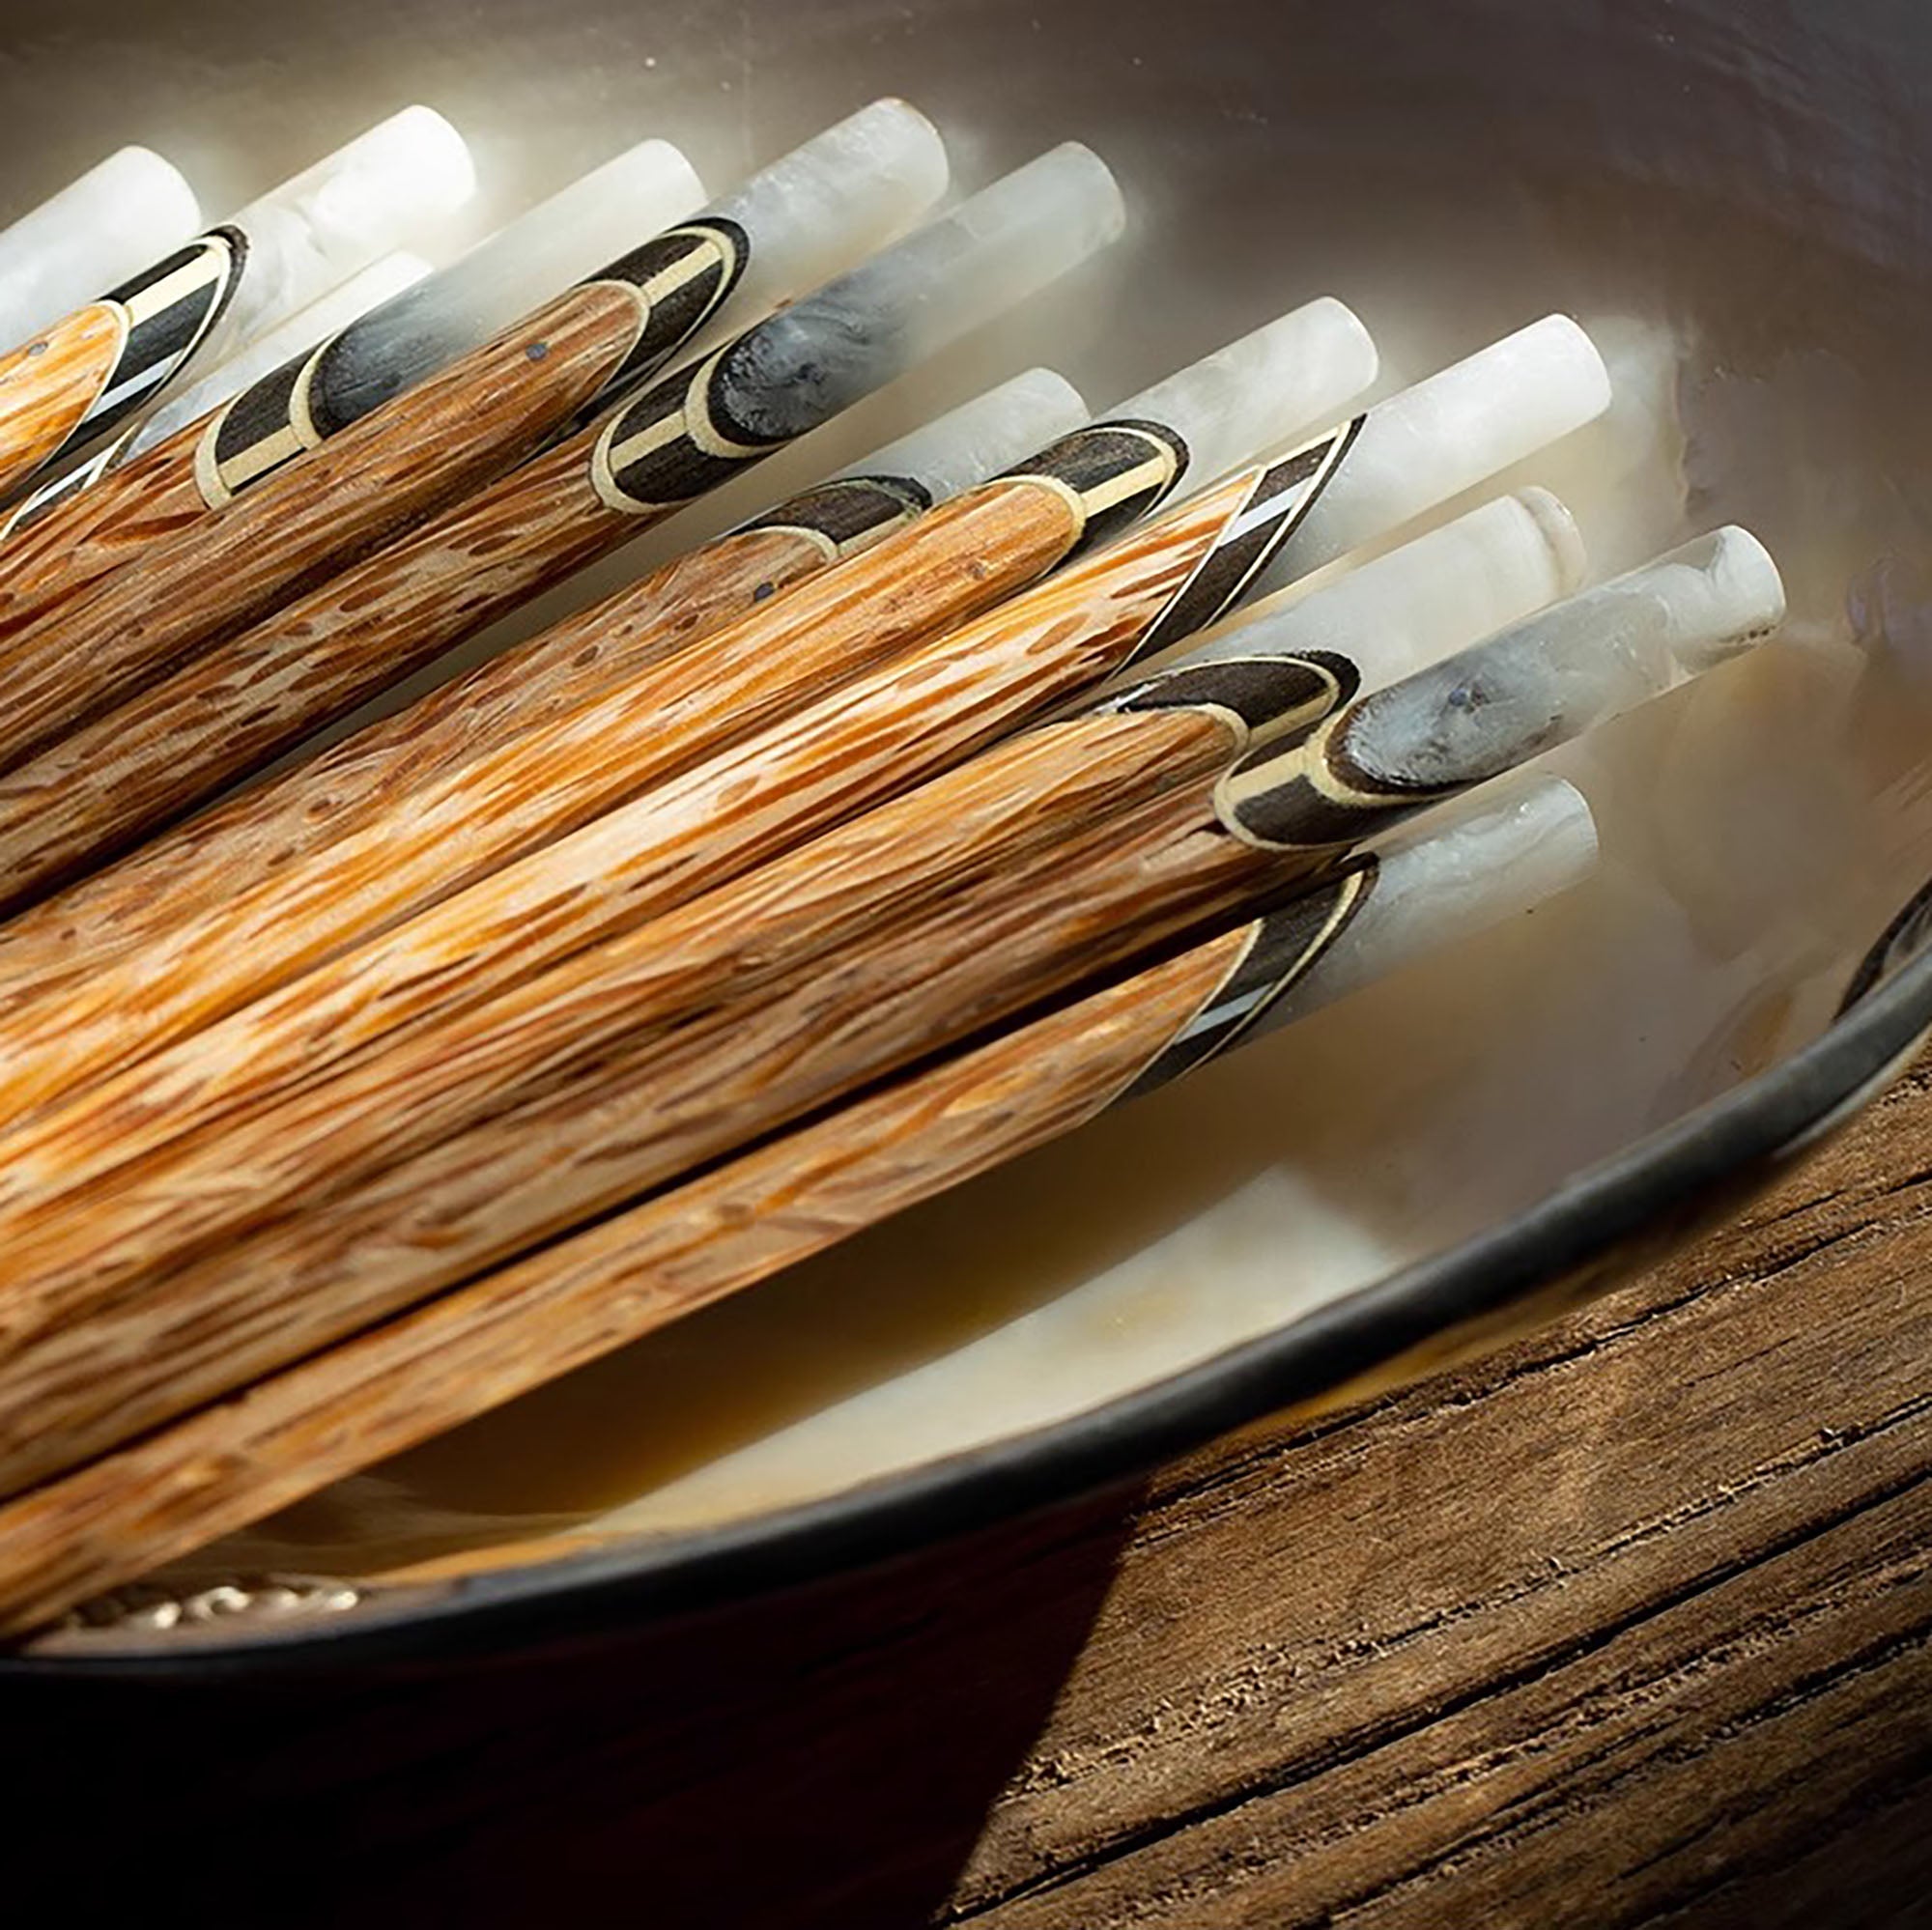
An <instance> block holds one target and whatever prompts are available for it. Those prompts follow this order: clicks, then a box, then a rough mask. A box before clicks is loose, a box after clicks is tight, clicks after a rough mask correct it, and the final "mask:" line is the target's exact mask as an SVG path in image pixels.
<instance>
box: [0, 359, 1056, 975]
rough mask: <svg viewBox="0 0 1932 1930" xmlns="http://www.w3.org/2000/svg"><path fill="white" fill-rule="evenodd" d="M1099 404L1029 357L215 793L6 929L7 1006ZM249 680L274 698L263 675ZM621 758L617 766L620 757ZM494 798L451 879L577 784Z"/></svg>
mask: <svg viewBox="0 0 1932 1930" xmlns="http://www.w3.org/2000/svg"><path fill="white" fill-rule="evenodd" d="M1086 413H1087V411H1086V407H1085V405H1084V404H1083V403H1082V401H1081V399H1080V397H1079V395H1078V394H1077V392H1076V391H1075V390H1074V389H1073V388H1072V387H1071V386H1070V385H1069V384H1068V383H1066V382H1065V381H1064V380H1063V379H1062V378H1061V377H1059V376H1057V375H1054V374H1053V373H1052V372H1051V371H1049V370H1045V369H1035V370H1031V371H1029V372H1028V373H1027V374H1025V375H1022V376H1017V377H1015V378H1014V379H1013V380H1012V381H1010V382H1009V383H1003V384H1001V386H1000V387H999V388H997V389H994V390H992V391H990V392H989V393H988V394H986V395H984V396H981V397H980V398H978V399H977V400H976V401H974V402H971V403H968V404H966V405H964V406H963V407H962V408H960V409H957V410H955V411H953V412H951V413H950V414H948V415H945V416H943V417H941V418H940V419H939V420H938V421H935V422H932V423H929V424H927V425H926V426H925V427H924V428H923V429H920V430H917V431H915V432H914V433H913V434H912V435H910V436H908V437H906V438H904V439H903V440H900V441H898V442H895V443H894V444H892V445H890V446H889V447H887V448H884V449H880V450H878V451H876V452H875V453H874V454H873V455H872V456H870V457H868V458H867V459H866V460H865V461H864V462H862V463H859V464H856V465H854V466H853V467H852V468H850V469H848V470H847V471H845V472H844V473H842V474H840V475H838V476H835V477H833V478H832V479H830V480H829V481H827V482H825V483H821V484H817V485H815V486H813V487H811V488H809V489H807V490H805V491H804V492H803V493H801V494H800V495H798V496H796V497H792V498H790V499H789V500H787V501H785V502H782V503H780V504H778V505H777V506H776V507H774V508H773V509H771V510H769V511H767V512H766V513H765V514H763V515H761V516H758V517H756V518H754V519H753V521H752V522H750V523H748V524H747V525H744V526H743V527H741V528H738V529H736V530H733V531H731V532H730V533H728V534H726V535H724V536H720V537H718V538H716V539H714V540H713V541H711V542H709V543H704V544H700V545H699V546H698V547H697V548H696V550H694V551H691V552H689V553H686V554H684V555H682V556H677V557H674V558H672V559H671V560H670V561H668V562H667V563H665V564H664V565H663V566H662V567H660V568H659V569H657V570H654V571H652V572H650V573H649V574H648V575H647V576H646V577H644V578H642V579H641V580H640V581H639V582H638V583H636V584H634V585H632V586H631V587H630V588H628V589H626V590H624V591H621V592H619V593H618V594H617V595H615V596H613V597H611V598H610V599H609V600H607V601H606V602H605V603H602V604H599V605H596V606H593V607H592V608H591V609H590V610H585V611H583V612H582V614H581V615H579V616H576V617H573V618H570V619H568V620H566V621H564V622H562V623H559V624H557V625H556V626H554V628H553V629H551V630H549V631H546V632H544V633H542V634H541V635H539V636H536V637H533V638H530V639H527V640H526V641H525V642H523V643H520V644H518V645H516V646H514V647H513V648H511V649H509V650H506V651H504V652H503V653H502V654H501V655H499V656H497V657H496V658H493V659H492V660H491V661H490V662H488V663H486V664H483V665H480V666H478V667H476V668H475V669H473V670H471V671H469V673H467V674H466V675H463V676H460V677H457V678H454V679H452V680H451V681H450V682H449V683H447V684H445V685H442V686H441V687H440V688H439V689H438V690H436V691H434V692H432V693H430V694H429V695H426V696H423V697H421V698H419V699H417V701H416V702H414V703H413V704H412V705H410V706H409V707H408V708H407V709H405V710H402V711H399V712H397V713H396V714H395V715H393V716H391V717H388V718H385V719H384V720H382V721H381V722H379V723H377V724H371V725H369V726H367V727H366V728H364V729H363V730H361V731H358V732H357V733H355V736H353V737H351V738H349V739H347V740H345V741H344V742H343V743H342V744H340V745H338V746H336V747H335V748H334V749H333V750H331V751H329V752H326V753H324V754H323V755H321V756H319V757H317V758H315V759H313V760H312V761H310V762H308V763H306V764H302V765H299V766H298V767H296V768H295V769H293V770H291V771H289V772H287V773H285V774H284V775H283V776H282V777H281V778H280V779H279V780H277V781H274V782H271V783H268V784H265V785H262V786H258V787H257V788H255V789H253V790H250V791H245V792H243V793H241V795H240V796H238V797H236V798H234V799H231V800H230V801H229V802H228V803H227V804H226V805H224V806H221V807H218V808H215V809H211V810H209V811H205V812H203V813H202V814H201V815H200V816H198V817H196V818H194V819H192V820H191V821H190V822H189V823H187V824H186V825H185V826H183V827H182V828H181V829H180V830H179V831H178V832H176V833H174V834H173V835H171V836H168V837H162V838H158V839H156V840H155V841H154V842H152V843H150V844H148V845H146V846H144V847H142V848H141V849H140V850H138V851H136V852H134V853H132V854H130V855H129V857H128V858H127V859H126V860H125V861H124V862H123V863H121V864H120V865H118V866H112V867H110V868H109V869H108V870H106V871H101V872H98V873H96V874H94V875H93V876H91V877H89V878H86V879H83V880H82V881H80V882H79V883H78V884H76V885H75V886H73V887H72V888H71V890H69V891H68V892H66V893H64V894H61V895H60V896H59V897H57V898H55V899H53V900H50V901H48V902H46V903H43V904H42V905H39V906H37V907H36V908H35V909H33V910H32V911H30V912H28V913H26V914H24V915H23V916H22V917H20V918H18V919H16V920H14V922H12V923H11V924H9V925H7V926H6V927H4V928H0V979H4V981H5V989H4V991H3V992H0V1011H14V1012H19V1011H21V1010H23V1009H24V1008H25V1006H26V1005H27V1003H28V1002H29V1001H30V1000H31V999H34V998H38V997H42V996H44V995H46V994H47V993H49V992H51V991H52V990H54V989H55V987H56V986H57V985H58V984H60V983H61V981H63V980H69V981H71V980H73V979H74V975H75V973H76V972H79V973H81V974H83V975H84V974H86V973H89V972H92V971H95V970H98V969H99V967H100V966H101V965H103V964H104V963H105V962H106V960H107V958H108V957H109V956H110V955H113V954H115V953H125V952H130V951H135V950H136V949H137V948H140V947H142V946H146V945H152V944H153V943H155V941H156V939H158V938H159V936H160V935H161V933H162V932H164V931H165V930H167V929H169V928H170V927H177V926H182V925H185V924H190V923H192V922H195V919H196V917H197V915H198V913H201V912H205V910H206V908H207V907H208V906H210V905H212V904H215V903H219V902H221V901H223V900H224V899H226V898H229V897H232V896H234V895H236V894H239V893H241V892H242V891H244V890H246V889H248V888H249V887H251V886H254V885H257V884H262V883H265V882H267V881H269V880H270V879H272V878H275V877H278V876H282V875H286V874H287V873H288V872H289V871H290V869H291V868H292V867H293V866H295V865H296V864H297V862H298V860H300V859H301V858H303V857H304V856H306V855H308V854H309V853H311V852H316V851H320V850H321V849H322V848H323V847H324V846H325V845H327V844H331V843H334V842H336V841H338V840H340V839H342V838H344V837H347V836H349V834H350V833H351V832H354V831H356V830H358V829H362V828H365V827H367V826H369V825H372V824H375V823H378V822H381V821H383V820H384V819H385V818H387V817H388V816H389V815H390V814H391V813H394V812H397V811H399V810H405V801H406V800H407V799H409V798H410V797H412V795H413V794H415V793H417V792H420V791H423V790H425V789H427V788H428V787H430V786H432V785H433V784H435V783H436V782H438V781H440V780H442V779H445V778H448V777H450V776H451V775H453V774H454V773H456V772H458V771H461V770H465V769H469V768H473V767H475V766H477V765H479V764H480V763H481V762H482V761H483V760H484V759H485V758H486V757H487V756H488V755H489V754H490V753H492V752H497V751H499V750H501V749H503V748H505V747H507V746H508V745H510V744H511V743H512V742H514V741H515V740H516V739H517V738H518V737H519V736H520V735H522V734H523V733H524V732H525V731H527V730H529V729H532V728H534V727H535V726H537V725H540V724H545V723H548V722H549V721H551V720H553V719H554V718H556V717H559V716H561V715H563V714H564V713H566V712H569V711H572V710H574V709H576V708H577V707H578V706H580V705H582V704H587V703H589V702H591V701H592V700H593V699H595V698H597V697H599V696H601V695H604V693H605V692H606V691H608V690H611V689H613V688H615V687H617V686H620V685H622V684H623V683H625V682H626V681H627V680H628V679H630V678H632V677H634V676H636V675H637V674H638V673H639V672H640V671H642V670H645V669H647V668H649V667H651V666H652V665H654V664H656V663H658V662H660V661H662V660H664V659H665V658H667V657H669V656H671V655H673V654H675V653H677V652H679V651H684V650H690V649H692V648H694V647H695V646H696V645H697V644H698V643H700V642H702V641H703V640H705V639H707V638H709V637H710V636H712V635H713V634H715V633H716V632H718V631H720V630H723V629H725V627H727V626H728V625H730V624H731V623H733V622H734V621H735V620H736V619H737V618H739V617H741V616H744V615H746V614H748V613H750V612H751V611H753V610H761V609H764V608H766V607H767V606H769V605H770V604H771V603H772V601H773V599H774V598H776V597H779V596H781V594H782V593H783V592H784V591H786V590H787V589H789V588H790V587H791V586H792V585H793V584H795V583H798V582H805V581H806V580H807V579H809V578H810V577H813V576H815V575H817V574H819V573H820V572H821V571H823V570H826V569H829V568H830V567H831V566H832V565H833V564H835V563H838V562H842V561H844V560H846V559H847V558H849V557H852V556H856V555H859V554H862V553H864V552H865V551H866V550H867V549H869V548H871V547H873V546H874V545H875V544H877V543H880V542H882V541H884V540H885V538H886V537H887V536H889V535H891V534H892V533H894V531H895V530H897V529H899V528H902V527H904V526H906V525H908V524H910V523H911V522H913V521H914V520H915V519H916V518H917V517H919V516H920V515H922V514H923V513H924V511H925V510H926V509H927V508H928V507H929V506H930V505H932V504H934V503H938V502H943V501H946V500H948V499H949V498H951V497H953V496H955V495H957V494H958V493H959V492H960V491H961V490H963V489H965V488H967V487H969V486H971V485H972V484H973V483H975V482H977V481H980V479H982V478H984V477H985V476H987V475H990V474H995V473H997V472H998V471H999V470H1000V469H1002V468H1005V467H1006V466H1007V465H1008V464H1009V463H1011V462H1013V461H1015V460H1017V459H1018V458H1019V457H1020V456H1022V455H1023V454H1024V453H1025V452H1026V451H1028V450H1029V449H1032V448H1035V447H1037V446H1038V444H1039V443H1040V442H1041V441H1044V440H1051V439H1052V438H1054V437H1056V436H1060V435H1064V434H1065V433H1068V432H1070V431H1071V430H1072V429H1073V428H1074V427H1076V426H1077V425H1078V424H1079V422H1080V421H1081V420H1082V419H1083V418H1084V417H1085V416H1086ZM254 695H255V698H256V700H257V701H258V702H259V701H261V700H262V697H263V694H262V693H261V692H260V691H259V690H257V691H256V692H255V693H254ZM609 776H610V777H611V781H621V773H620V771H619V770H618V769H616V768H613V769H611V771H610V773H609ZM499 802H500V803H501V805H502V808H503V809H504V811H505V812H506V813H507V814H509V815H523V814H526V822H524V823H523V824H522V826H521V827H518V826H512V825H509V824H507V823H506V824H504V825H503V826H502V827H501V835H502V837H505V838H506V839H508V840H509V842H508V845H507V846H502V845H497V844H495V843H494V842H493V841H492V840H491V838H490V837H489V835H488V833H487V832H486V834H485V835H484V836H483V837H471V836H469V835H468V834H466V836H465V837H464V839H463V840H462V842H461V843H460V844H459V845H457V846H454V847H451V846H445V847H444V858H445V871H444V876H443V880H442V883H441V885H440V887H439V894H441V893H442V892H446V891H453V890H456V889H458V888H459V887H460V886H461V885H463V884H465V883H468V882H469V879H470V878H471V877H472V876H473V875H476V874H478V873H480V872H481V871H485V870H488V869H490V868H492V859H493V857H495V856H497V855H498V854H500V852H501V851H502V850H503V849H505V848H508V849H512V850H515V849H519V848H522V847H523V846H525V845H526V844H527V843H530V842H540V841H542V838H543V837H544V835H545V834H546V830H547V828H548V827H550V826H551V825H552V824H553V823H561V824H563V825H565V826H568V825H569V823H570V821H571V819H572V818H573V817H574V816H575V815H576V814H577V813H576V811H575V810H574V809H572V808H571V807H570V805H569V802H568V800H566V799H564V798H562V797H560V796H554V795H553V794H552V793H551V792H550V791H548V790H546V789H543V788H536V789H533V790H532V791H531V793H530V794H529V795H528V796H526V797H524V798H522V799H518V798H516V797H510V798H504V799H499ZM520 806H521V807H522V811H521V812H520V811H519V807H520ZM405 814H406V815H408V814H410V813H409V812H407V811H405ZM479 828H481V827H472V829H479ZM492 828H494V821H493V826H492Z"/></svg>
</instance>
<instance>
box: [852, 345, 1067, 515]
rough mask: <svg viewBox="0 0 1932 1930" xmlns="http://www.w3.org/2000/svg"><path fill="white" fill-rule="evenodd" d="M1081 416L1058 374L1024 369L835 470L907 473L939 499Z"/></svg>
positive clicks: (1061, 432) (1004, 465) (1055, 436)
mask: <svg viewBox="0 0 1932 1930" xmlns="http://www.w3.org/2000/svg"><path fill="white" fill-rule="evenodd" d="M1086 419H1087V405H1086V403H1085V401H1084V400H1082V398H1081V394H1080V391H1079V390H1078V389H1077V388H1075V387H1074V386H1073V384H1072V383H1070V382H1068V381H1067V380H1066V378H1065V376H1062V375H1057V374H1056V373H1055V372H1054V371H1053V370H1052V369H1028V370H1027V371H1026V372H1025V373H1024V374H1022V375H1016V376H1014V377H1013V378H1012V380H1011V381H1010V382H1004V383H1001V384H1000V385H999V386H998V387H997V388H993V389H989V390H987V392H986V393H985V394H984V395H979V396H975V397H974V398H973V400H972V401H971V402H967V403H963V404H961V405H960V407H959V408H957V409H954V410H951V411H949V412H947V413H946V414H944V415H941V416H939V417H937V418H936V419H935V420H933V421H931V422H928V423H926V424H925V425H924V426H923V428H919V429H915V430H914V431H913V432H912V433H911V434H910V435H909V436H903V437H901V438H900V439H899V440H897V441H895V442H889V443H888V444H887V445H886V446H885V447H884V448H883V449H878V450H875V451H874V452H873V453H872V454H871V455H870V456H868V457H867V458H866V460H865V461H864V462H861V463H854V464H853V465H852V467H851V468H849V469H846V470H844V471H842V473H843V474H845V475H848V476H889V477H890V476H902V477H906V478H909V479H910V480H911V481H913V482H916V483H918V484H919V485H920V487H921V488H922V489H923V490H924V491H925V492H926V494H927V495H928V496H929V497H931V498H932V500H933V501H934V502H942V501H944V500H945V499H946V498H947V497H951V496H956V495H958V493H959V492H960V491H961V490H963V489H970V488H971V487H972V486H973V485H974V484H975V483H980V482H984V481H985V480H986V479H987V478H988V477H990V476H996V475H998V474H999V473H1000V472H1001V471H1002V470H1004V469H1008V468H1011V467H1012V466H1013V465H1014V464H1015V463H1017V462H1019V461H1021V460H1022V459H1023V458H1024V457H1026V456H1029V455H1031V454H1032V453H1033V452H1034V451H1035V450H1036V449H1038V448H1042V447H1044V446H1045V445H1047V444H1049V443H1052V442H1056V441H1058V440H1060V438H1061V437H1063V436H1065V435H1066V434H1068V433H1069V432H1070V431H1071V430H1074V429H1077V428H1078V427H1079V426H1080V424H1081V423H1082V422H1084V421H1085V420H1086Z"/></svg>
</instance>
